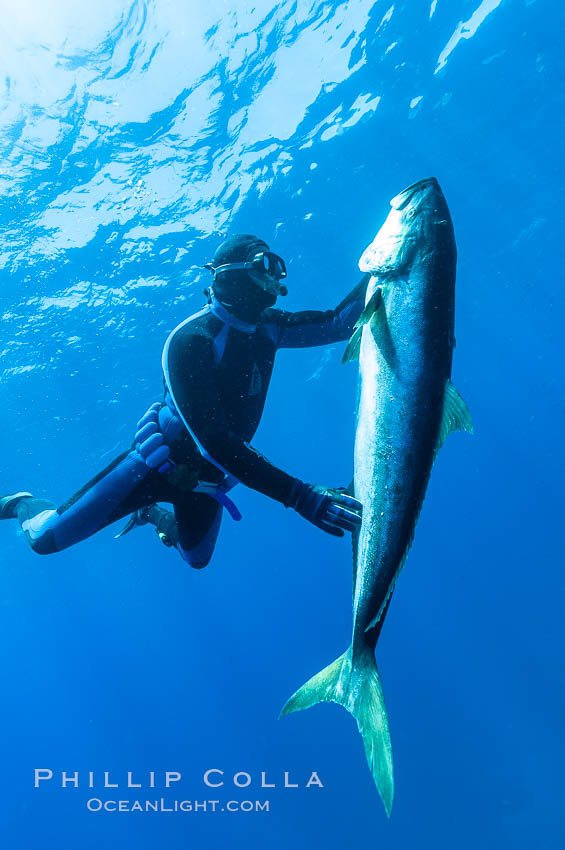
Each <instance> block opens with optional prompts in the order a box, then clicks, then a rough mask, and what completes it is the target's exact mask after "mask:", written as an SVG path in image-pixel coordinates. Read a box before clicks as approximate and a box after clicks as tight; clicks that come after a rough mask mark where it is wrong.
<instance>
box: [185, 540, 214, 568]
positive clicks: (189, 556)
mask: <svg viewBox="0 0 565 850" xmlns="http://www.w3.org/2000/svg"><path fill="white" fill-rule="evenodd" d="M177 549H178V552H179V555H180V556H181V558H182V559H183V561H184V562H185V564H188V565H189V567H192V569H193V570H203V569H204V567H207V566H208V564H209V563H210V561H211V560H212V552H210V554H209V555H208V556H206V557H205V558H203V557H202V556H200V557H195V555H194V553H193V552H191V551H190V550H188V549H183V548H182V546H177Z"/></svg>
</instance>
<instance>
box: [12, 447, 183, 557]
mask: <svg viewBox="0 0 565 850" xmlns="http://www.w3.org/2000/svg"><path fill="white" fill-rule="evenodd" d="M168 489H170V488H168V487H167V483H166V479H165V476H162V475H160V474H159V473H158V472H157V471H155V470H150V469H149V467H148V466H147V465H146V464H145V462H144V461H143V459H142V458H141V457H140V455H139V454H138V453H137V452H126V453H124V454H122V455H120V456H119V457H118V458H116V460H115V461H113V463H111V464H110V466H108V467H106V469H105V470H103V471H102V472H101V473H100V474H99V475H97V476H96V478H94V479H93V480H92V481H90V482H89V483H88V484H87V485H86V486H85V487H83V488H82V489H81V490H79V492H78V493H76V494H75V495H74V496H73V497H72V498H71V499H70V500H69V501H68V502H66V503H65V504H64V505H62V506H61V507H59V508H56V507H55V505H54V504H53V503H52V502H47V501H45V500H43V499H36V498H34V497H33V496H29V495H22V496H21V497H20V498H18V499H16V500H15V502H14V501H12V502H11V503H9V504H8V506H7V510H8V511H9V514H8V516H6V517H5V518H8V517H9V516H13V517H17V519H18V520H19V522H20V524H21V526H22V529H23V531H24V533H25V536H26V539H27V541H28V543H29V544H30V546H31V548H32V549H33V550H34V552H37V553H38V554H40V555H48V554H52V553H54V552H60V551H62V550H63V549H67V548H68V547H69V546H73V545H74V544H75V543H78V542H80V541H81V540H85V539H86V538H87V537H90V536H91V535H92V534H94V533H95V532H97V531H99V530H100V529H102V528H104V527H105V526H106V525H109V524H110V523H111V522H114V521H115V520H118V519H121V518H122V517H124V516H126V515H127V514H128V513H130V512H131V511H132V510H136V509H137V508H139V507H142V506H144V505H149V504H152V503H153V502H156V501H159V500H160V499H163V501H165V500H167V498H168V496H169V495H170V494H169V493H168Z"/></svg>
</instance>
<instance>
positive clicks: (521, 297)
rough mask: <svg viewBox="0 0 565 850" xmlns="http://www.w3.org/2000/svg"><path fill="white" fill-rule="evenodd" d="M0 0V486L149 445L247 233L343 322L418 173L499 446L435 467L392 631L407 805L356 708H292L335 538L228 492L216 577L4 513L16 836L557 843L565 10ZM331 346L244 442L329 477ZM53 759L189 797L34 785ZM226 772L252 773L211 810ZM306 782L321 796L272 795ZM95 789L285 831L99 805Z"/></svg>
mask: <svg viewBox="0 0 565 850" xmlns="http://www.w3.org/2000/svg"><path fill="white" fill-rule="evenodd" d="M0 11H1V15H0V90H1V95H0V151H1V160H0V222H1V232H0V266H1V267H2V286H1V292H0V315H1V323H0V381H1V382H0V428H1V434H2V437H1V462H0V472H1V475H0V492H1V493H10V492H13V491H14V490H18V489H26V490H31V491H32V492H33V493H35V494H37V495H44V496H47V497H49V498H51V499H53V500H54V501H56V502H58V503H61V502H63V501H64V500H65V499H66V498H67V497H68V496H69V495H70V494H72V493H73V492H74V491H75V490H77V489H78V488H79V487H80V486H81V485H82V484H83V483H84V482H85V481H87V480H88V479H89V478H91V477H92V476H93V475H94V474H95V473H96V472H98V471H99V469H101V468H102V467H103V466H105V465H106V464H107V463H108V462H109V461H110V460H111V459H112V457H113V456H114V455H116V454H117V453H118V452H119V451H120V450H122V448H124V447H127V446H128V445H129V444H130V442H131V440H132V436H133V432H134V430H135V423H136V422H137V420H138V418H139V417H140V416H141V414H142V413H143V412H144V411H145V410H146V408H147V407H148V406H149V404H150V403H151V402H153V401H154V400H157V399H159V398H160V396H161V371H160V356H161V350H162V347H163V344H164V341H165V339H166V337H167V335H168V334H169V332H170V331H171V329H172V328H174V327H175V326H176V325H177V324H178V323H179V322H180V321H182V320H183V319H184V318H185V317H186V316H188V315H190V314H191V313H193V312H195V311H196V310H198V309H199V307H200V306H201V305H202V303H203V296H202V290H203V287H204V286H205V284H206V283H207V281H208V274H207V273H206V272H204V271H203V269H202V268H201V267H202V265H203V263H204V262H206V261H207V260H208V259H210V256H211V254H212V252H213V249H214V247H215V246H216V245H217V243H218V242H219V241H220V239H221V238H222V236H223V235H224V234H226V233H233V232H252V233H254V232H257V233H258V234H259V235H261V236H262V237H263V238H264V239H266V240H267V241H268V242H269V243H270V245H271V247H272V248H273V249H274V250H275V251H277V252H278V253H280V254H281V255H282V256H283V257H284V258H286V260H287V264H288V268H289V277H288V284H289V290H290V294H289V296H288V298H286V299H283V300H282V302H281V306H283V307H284V308H285V309H302V308H309V307H311V308H322V309H326V308H329V307H333V306H335V305H336V304H337V303H338V302H339V301H340V300H341V298H342V297H343V296H344V295H345V294H346V292H348V291H349V289H350V288H351V287H352V286H353V285H354V283H356V282H357V280H358V279H359V272H358V270H357V260H358V258H359V256H360V254H361V252H362V251H363V250H364V248H365V247H366V245H367V244H368V242H369V241H370V240H371V239H372V238H373V236H374V234H375V232H376V230H377V229H378V227H379V226H380V224H381V223H382V221H383V220H384V218H385V216H386V214H387V211H388V202H389V199H390V198H391V197H393V196H394V195H395V194H396V193H397V192H399V191H400V190H401V189H403V188H404V187H405V186H407V185H408V184H409V183H411V182H413V181H414V180H417V179H419V178H422V177H427V176H429V175H435V176H436V177H437V178H438V179H439V181H440V183H441V186H442V188H443V190H444V192H445V194H446V197H447V200H448V203H449V205H450V208H451V212H452V216H453V219H454V224H455V229H456V236H457V242H458V249H459V265H458V284H457V324H456V332H457V349H456V351H455V358H454V373H453V379H454V382H455V384H456V386H457V387H458V389H459V390H460V391H461V393H462V395H463V396H464V398H465V399H466V401H467V403H468V404H469V407H470V409H471V412H472V415H473V419H474V422H475V429H476V435H475V436H474V437H472V438H471V437H468V436H467V435H463V434H457V435H455V436H452V437H451V438H450V439H449V440H448V442H447V444H446V446H445V447H444V448H443V450H442V451H441V453H440V455H439V458H438V460H437V462H436V464H435V468H434V472H433V475H432V479H431V483H430V486H429V490H428V495H427V498H426V502H425V505H424V510H423V513H422V516H421V518H420V522H419V525H418V529H417V533H416V539H415V543H414V546H413V549H412V551H411V553H410V556H409V559H408V562H407V564H406V567H405V569H404V572H403V574H402V576H401V578H400V581H399V584H398V588H397V592H396V593H395V598H394V601H393V604H392V607H391V610H390V613H389V616H388V619H387V623H386V626H385V628H384V631H383V635H382V638H381V641H380V642H379V645H378V647H377V658H378V663H379V668H380V671H381V674H382V678H383V684H384V690H385V694H386V698H387V705H388V710H389V717H390V723H391V732H392V738H393V747H394V756H395V770H396V800H395V804H394V808H393V812H392V817H391V819H390V821H387V819H386V817H385V814H384V810H383V807H382V805H381V803H380V801H379V798H378V795H377V792H376V790H375V788H374V785H373V782H372V780H371V777H370V775H369V772H368V769H367V766H366V763H365V756H364V753H363V750H362V743H361V739H360V737H359V736H358V734H357V731H356V728H355V724H354V722H353V720H352V719H351V717H349V716H348V715H347V714H346V713H345V712H344V711H343V709H340V708H338V707H337V706H332V705H330V706H328V705H324V706H320V707H317V708H315V709H312V710H310V711H308V712H304V713H302V714H296V715H293V716H291V717H288V718H284V719H281V720H279V719H278V713H279V710H280V708H281V707H282V705H283V703H284V702H285V700H286V699H287V698H288V696H289V695H290V694H291V693H292V692H293V691H294V690H295V689H296V688H297V687H298V686H299V685H301V684H302V683H303V682H304V681H305V680H306V679H307V678H308V677H309V676H310V675H312V674H313V673H314V672H317V671H318V670H320V669H321V668H322V667H323V666H324V665H325V664H327V663H329V662H330V661H331V660H333V659H334V658H335V657H336V656H337V655H338V654H340V653H341V652H342V651H343V650H344V649H345V647H346V646H347V644H348V641H349V633H350V623H351V600H350V595H351V555H350V546H349V542H348V541H347V540H345V541H337V542H336V541H335V540H333V539H332V538H330V537H329V536H326V535H324V534H322V533H321V532H319V531H318V530H317V529H315V528H313V527H312V526H310V525H308V524H307V523H306V522H304V521H303V520H301V519H300V518H299V517H298V516H296V515H295V514H294V513H293V512H291V511H285V510H284V509H282V508H281V507H280V506H279V505H278V504H276V503H274V502H270V501H269V500H267V499H266V498H264V497H262V496H260V495H259V494H257V493H255V492H252V491H248V490H247V491H246V490H245V489H243V488H241V487H240V488H238V490H237V491H236V493H235V495H236V497H237V498H236V501H237V503H238V505H239V507H240V508H241V510H242V511H243V513H244V519H243V521H242V522H241V523H240V524H235V523H233V522H232V521H231V520H230V519H229V517H227V518H225V519H224V527H223V529H222V534H221V536H220V541H219V545H218V548H217V551H216V556H215V559H214V561H213V563H212V564H211V565H210V567H208V568H207V569H206V570H203V571H201V572H197V571H191V570H190V569H189V568H188V567H187V566H186V565H185V564H183V562H182V561H181V559H180V558H179V557H178V556H176V555H175V554H174V553H172V552H171V551H170V550H166V549H165V548H164V547H162V546H161V545H160V544H159V542H158V540H157V538H156V537H155V536H154V534H153V533H152V531H151V530H150V529H148V528H142V529H140V530H139V531H138V532H136V533H135V534H132V535H131V536H129V537H127V538H125V539H124V540H120V541H115V540H114V539H113V533H114V532H115V529H108V530H106V531H104V532H102V533H101V534H99V535H98V536H96V537H95V538H92V539H91V540H89V541H87V542H85V543H83V544H81V545H79V546H77V547H76V548H75V549H72V550H70V551H67V552H64V553H62V554H59V555H56V556H53V557H50V558H43V559H42V558H39V557H37V556H36V555H34V554H33V553H32V552H31V551H30V550H29V549H28V548H27V547H26V545H25V542H24V540H23V539H22V537H21V533H20V532H19V531H18V527H17V524H16V523H15V522H12V523H3V524H2V527H1V528H0V546H1V550H0V551H1V555H0V560H1V571H0V611H1V613H0V670H1V680H2V689H1V699H0V729H1V733H0V765H1V767H0V799H1V805H0V808H1V811H0V844H1V846H2V848H3V850H4V848H5V850H90V848H97V850H102V848H104V850H105V848H108V850H109V848H117V847H119V848H124V850H153V849H154V848H155V849H156V848H167V850H192V848H194V850H220V848H230V850H231V848H234V850H239V848H245V850H255V848H261V850H262V849H263V848H266V847H268V848H272V849H273V850H282V849H283V848H288V847H294V848H298V850H311V848H322V847H323V848H324V850H344V848H349V847H351V848H356V847H362V848H367V847H371V848H376V850H404V848H410V850H453V848H457V850H534V848H535V850H554V848H555V850H557V848H562V847H563V846H564V839H565V823H564V821H565V800H564V797H565V782H564V780H563V776H564V770H565V767H564V763H565V744H564V734H563V718H564V712H565V681H564V665H563V652H564V645H565V641H564V617H563V598H564V593H565V577H564V572H563V544H562V529H563V497H562V489H563V483H562V482H563V474H564V469H563V450H562V439H563V428H564V421H563V420H564V386H563V374H562V371H561V369H562V361H563V355H562V347H561V344H560V343H559V339H561V338H562V334H563V260H564V257H563V244H564V235H563V178H564V173H563V172H564V168H563V148H562V142H563V126H564V119H563V115H564V108H565V96H564V85H563V80H564V75H563V39H564V35H565V32H564V29H565V27H564V16H563V4H562V3H559V2H557V0H483V2H480V0H449V2H447V0H433V2H432V3H431V5H430V3H429V2H416V0H408V2H399V3H397V2H395V3H394V4H393V3H391V2H390V0H379V2H374V0H349V2H338V1H337V0H331V2H330V0H327V2H321V0H316V2H313V0H295V1H294V2H291V0H285V2H278V3H276V2H275V3H273V2H267V0H254V2H247V0H241V2H237V3H236V2H233V3H227V2H223V0H207V2H205V3H203V2H202V3H201V2H197V0H185V2H182V0H134V2H131V3H127V2H117V0H98V2H97V4H93V3H91V2H90V1H89V2H86V0H44V2H41V3H40V2H38V0H37V2H32V0H0ZM342 350H343V346H342V345H338V346H332V347H330V348H319V349H311V350H306V351H304V350H303V351H288V352H282V353H281V354H280V355H279V358H278V365H277V367H276V370H275V375H274V378H273V382H272V385H271V393H270V397H269V400H268V404H267V408H266V411H265V416H264V420H263V422H262V424H261V427H260V429H259V432H258V434H257V436H256V438H255V440H254V444H255V445H256V446H257V447H258V448H259V449H260V450H261V451H263V452H265V454H266V455H267V456H268V457H269V458H271V459H272V460H273V461H274V462H276V463H277V464H279V465H280V466H281V467H282V468H284V469H285V470H287V471H288V472H290V473H291V474H294V475H297V476H299V477H300V478H302V479H304V480H307V481H313V482H320V483H323V484H327V485H340V484H344V483H347V482H348V481H349V480H350V477H351V465H352V446H353V432H354V405H355V383H356V369H355V367H343V366H341V364H340V358H341V354H342ZM34 768H51V769H52V770H53V771H54V772H55V774H56V776H58V777H60V771H62V770H66V771H69V772H73V771H76V770H78V771H81V773H82V776H83V779H84V778H86V772H87V771H89V770H93V771H97V772H98V776H99V778H100V777H101V774H102V771H105V770H108V771H111V772H112V776H113V777H114V776H117V777H119V778H120V780H121V781H122V782H123V781H124V780H125V774H126V772H127V771H128V770H131V771H134V773H135V776H136V777H138V776H142V777H144V778H145V781H147V777H148V772H149V771H150V770H154V771H164V770H178V771H181V772H182V773H183V782H182V784H181V783H179V784H178V785H177V786H176V787H175V788H174V789H171V791H170V792H166V791H164V790H162V789H156V791H151V790H150V789H147V788H145V789H142V790H141V791H137V792H132V791H131V790H130V791H129V792H128V790H127V789H124V788H122V789H119V790H108V791H106V792H105V791H104V790H103V789H101V788H100V786H98V787H97V788H96V789H94V790H93V791H89V790H88V789H87V788H85V787H84V785H83V786H82V787H80V788H79V789H73V788H67V789H61V788H60V787H57V786H56V783H55V780H54V781H53V782H52V783H50V785H48V786H46V787H45V788H41V789H39V790H34V788H33V770H34ZM208 768H220V769H223V770H224V771H225V772H226V779H227V778H228V777H229V776H231V775H233V773H235V772H237V771H248V772H249V773H251V774H252V775H253V777H254V783H253V785H252V786H251V787H250V788H249V789H245V790H244V789H241V790H237V789H234V788H233V787H230V786H229V785H227V786H226V788H225V789H218V791H216V792H212V789H206V788H205V786H204V785H203V784H202V782H201V775H202V773H203V771H204V770H206V769H208ZM313 770H316V771H318V772H319V774H320V777H321V778H322V780H323V782H324V786H325V787H324V788H323V789H316V788H312V789H308V790H306V789H304V788H300V789H286V790H285V789H284V788H282V787H281V784H282V782H283V773H284V771H290V773H291V779H292V781H295V782H299V783H301V784H303V783H304V782H305V781H306V780H307V778H308V777H309V775H310V772H311V771H313ZM261 771H267V773H268V778H269V781H271V782H276V783H277V785H278V787H277V788H276V789H274V790H273V789H268V790H261V788H260V787H259V782H260V772H261ZM137 781H141V780H139V779H137ZM91 796H96V797H100V798H103V799H105V798H115V799H135V798H136V797H138V798H140V799H145V798H151V797H160V796H164V797H165V798H166V799H173V798H177V799H191V800H204V799H221V800H222V801H223V802H225V801H227V800H230V799H236V800H242V799H250V800H253V801H254V800H264V799H269V800H270V805H271V811H270V813H269V814H266V813H261V812H259V813H233V814H228V813H227V812H224V813H221V812H219V813H215V814H213V813H209V812H208V813H203V812H200V813H192V814H188V813H187V814H181V813H178V814H167V813H156V814H140V813H137V814H135V813H131V814H125V813H122V814H111V813H98V814H95V813H90V812H88V811H87V810H86V807H85V802H86V800H87V799H88V798H89V797H91Z"/></svg>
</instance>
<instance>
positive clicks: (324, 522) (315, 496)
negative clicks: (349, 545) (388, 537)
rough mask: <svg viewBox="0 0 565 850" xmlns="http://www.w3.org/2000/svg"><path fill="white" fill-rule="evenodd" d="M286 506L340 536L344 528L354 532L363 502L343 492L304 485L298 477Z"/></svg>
mask: <svg viewBox="0 0 565 850" xmlns="http://www.w3.org/2000/svg"><path fill="white" fill-rule="evenodd" d="M289 507H291V508H294V510H295V511H297V512H298V513H299V514H300V516H303V517H304V519H307V520H308V521H309V522H311V523H313V524H314V525H316V526H318V528H321V529H322V531H326V532H327V533H328V534H333V535H334V537H343V535H344V534H345V532H346V531H354V530H355V529H356V528H359V526H360V525H361V514H362V512H363V505H362V504H361V502H359V501H358V500H357V499H354V498H353V497H352V496H348V495H347V494H346V493H344V492H343V491H340V490H332V489H329V488H327V487H318V486H316V485H313V484H304V483H303V482H302V481H299V480H298V479H297V480H296V482H295V484H294V487H293V488H292V492H291V495H290V505H289Z"/></svg>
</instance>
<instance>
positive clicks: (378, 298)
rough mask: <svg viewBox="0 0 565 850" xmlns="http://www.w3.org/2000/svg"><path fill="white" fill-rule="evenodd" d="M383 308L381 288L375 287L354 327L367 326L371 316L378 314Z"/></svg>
mask: <svg viewBox="0 0 565 850" xmlns="http://www.w3.org/2000/svg"><path fill="white" fill-rule="evenodd" d="M382 306H383V292H382V287H380V286H377V288H376V289H375V291H374V292H373V294H372V295H371V297H370V298H369V300H368V301H367V303H366V304H365V309H364V310H363V312H362V313H361V315H360V316H359V318H358V319H357V323H356V325H355V327H356V328H362V327H363V325H367V324H368V323H369V322H370V321H371V319H372V318H373V316H376V314H377V313H378V312H379V310H380V309H381V307H382Z"/></svg>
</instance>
